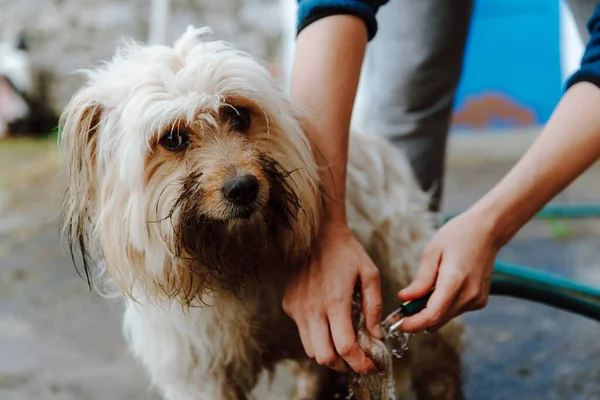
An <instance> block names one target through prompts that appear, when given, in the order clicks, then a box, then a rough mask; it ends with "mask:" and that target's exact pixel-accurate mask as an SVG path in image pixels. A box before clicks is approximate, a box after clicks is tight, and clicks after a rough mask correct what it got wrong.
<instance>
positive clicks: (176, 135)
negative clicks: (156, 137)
mask: <svg viewBox="0 0 600 400" xmlns="http://www.w3.org/2000/svg"><path fill="white" fill-rule="evenodd" d="M159 143H160V145H161V146H162V147H164V148H165V149H167V150H169V151H181V150H184V149H185V148H186V147H187V146H188V145H189V144H190V136H189V135H188V134H187V133H186V132H180V131H172V132H167V133H165V134H164V135H163V137H161V138H160V141H159Z"/></svg>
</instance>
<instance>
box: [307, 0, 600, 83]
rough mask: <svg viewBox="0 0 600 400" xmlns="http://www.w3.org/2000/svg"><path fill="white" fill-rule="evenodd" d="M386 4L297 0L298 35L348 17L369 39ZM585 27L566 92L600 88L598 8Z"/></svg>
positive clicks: (356, 0)
mask: <svg viewBox="0 0 600 400" xmlns="http://www.w3.org/2000/svg"><path fill="white" fill-rule="evenodd" d="M412 1H419V0H412ZM387 2H388V0H298V33H300V31H302V29H304V28H306V27H307V26H308V25H310V24H312V23H313V22H315V21H317V20H319V19H321V18H325V17H328V16H331V15H336V14H350V15H355V16H357V17H359V18H361V19H362V20H363V21H364V22H365V25H366V26H367V32H368V35H369V40H371V39H373V37H374V36H375V34H376V33H377V20H376V19H375V16H376V15H377V11H378V10H379V7H381V6H382V5H384V4H385V3H387ZM587 27H588V31H589V32H590V40H589V41H588V43H587V46H586V49H585V53H584V55H583V58H582V60H581V68H580V69H579V71H577V72H576V73H575V74H573V75H572V76H571V77H570V78H569V80H568V81H567V84H566V88H567V89H568V88H569V87H571V86H573V85H574V84H575V83H577V82H582V81H585V82H590V83H593V84H594V85H596V86H598V87H600V5H598V6H596V9H595V10H594V13H593V14H592V16H591V17H590V19H589V21H588V24H587Z"/></svg>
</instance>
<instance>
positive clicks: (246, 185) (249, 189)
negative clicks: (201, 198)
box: [223, 174, 259, 206]
mask: <svg viewBox="0 0 600 400" xmlns="http://www.w3.org/2000/svg"><path fill="white" fill-rule="evenodd" d="M258 189H259V184H258V179H256V176H254V175H250V174H246V175H242V176H236V177H235V178H231V179H229V180H228V181H227V182H225V184H224V185H223V194H224V195H225V197H226V198H227V200H229V201H230V202H232V203H233V204H235V205H237V206H247V205H248V204H250V203H252V202H253V201H254V200H256V196H257V195H258Z"/></svg>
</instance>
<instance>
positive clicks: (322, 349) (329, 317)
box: [283, 15, 381, 372]
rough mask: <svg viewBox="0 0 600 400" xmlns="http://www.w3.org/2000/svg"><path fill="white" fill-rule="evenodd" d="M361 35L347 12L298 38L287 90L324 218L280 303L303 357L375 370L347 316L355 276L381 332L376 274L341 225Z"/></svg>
mask: <svg viewBox="0 0 600 400" xmlns="http://www.w3.org/2000/svg"><path fill="white" fill-rule="evenodd" d="M367 38H368V36H367V30H366V29H365V24H364V22H363V21H362V20H360V19H359V18H357V17H355V16H351V15H336V16H330V17H327V18H323V19H320V20H318V21H316V22H314V23H313V24H311V25H310V26H309V27H307V28H305V29H304V30H303V31H302V32H301V33H300V35H299V36H298V40H297V47H296V56H295V63H294V69H293V73H292V82H291V96H292V99H293V100H294V101H296V102H298V103H299V104H302V105H304V106H305V107H306V108H307V109H308V110H309V111H310V117H311V119H312V122H313V123H312V124H307V126H308V127H309V129H308V132H307V134H308V135H309V137H310V139H311V142H312V145H313V153H314V155H315V158H316V160H317V163H318V164H319V165H320V166H321V167H322V168H321V173H320V177H321V180H322V187H323V191H324V196H323V197H324V206H325V215H324V217H325V220H324V221H323V224H322V226H321V232H320V237H319V239H318V242H317V243H316V246H315V247H317V248H315V249H314V250H313V256H312V259H311V264H310V266H309V267H308V268H307V269H306V270H304V271H302V273H301V275H299V276H297V277H295V279H294V280H292V281H291V282H290V283H289V285H288V288H287V291H286V294H285V297H284V303H283V306H284V309H285V310H286V312H287V313H288V314H289V315H290V316H291V317H292V318H293V319H294V320H295V321H296V324H297V325H298V329H299V332H300V336H301V339H302V343H303V345H304V348H305V350H306V352H307V354H308V355H309V356H310V357H314V358H315V359H316V360H317V362H319V363H320V364H322V365H328V366H331V367H334V368H336V369H343V362H342V360H341V359H340V358H339V355H341V356H342V358H343V359H344V360H345V361H346V362H347V363H348V364H349V365H350V367H351V368H352V369H353V370H355V371H357V372H367V371H370V370H373V369H374V365H373V363H372V361H371V360H369V359H368V358H367V357H366V356H365V354H364V353H363V352H362V351H361V350H360V348H358V346H357V344H356V338H355V335H354V329H353V326H352V321H351V301H352V293H353V289H354V285H355V283H356V281H357V279H358V277H360V279H361V283H362V287H363V292H364V294H365V301H366V303H367V307H366V308H367V313H366V314H367V315H366V317H367V321H369V327H370V328H371V329H372V330H373V333H374V334H377V335H378V336H381V332H380V331H379V332H378V331H375V329H374V328H373V326H374V325H378V324H379V323H380V319H381V294H380V291H379V276H378V274H377V269H376V267H375V266H374V265H373V263H372V261H371V260H370V259H369V257H368V256H367V255H366V253H365V252H364V250H363V249H362V246H361V245H360V244H359V243H358V242H357V241H356V239H355V238H354V236H353V235H352V233H351V232H350V230H349V228H348V225H347V222H346V207H345V194H346V188H345V182H346V163H347V158H348V136H349V129H350V118H351V114H352V108H353V104H354V98H355V95H356V90H357V87H358V80H359V76H360V70H361V65H362V60H363V56H364V52H365V48H366V43H367ZM323 167H325V168H323Z"/></svg>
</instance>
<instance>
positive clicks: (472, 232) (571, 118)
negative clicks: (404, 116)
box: [399, 82, 600, 332]
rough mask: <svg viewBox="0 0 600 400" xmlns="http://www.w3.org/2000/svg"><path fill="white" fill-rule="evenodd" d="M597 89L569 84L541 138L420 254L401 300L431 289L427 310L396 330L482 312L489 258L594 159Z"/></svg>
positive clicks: (599, 127) (599, 129) (432, 326)
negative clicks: (416, 271)
mask: <svg viewBox="0 0 600 400" xmlns="http://www.w3.org/2000/svg"><path fill="white" fill-rule="evenodd" d="M598 110H600V89H599V88H598V87H597V86H595V85H593V84H591V83H587V82H580V83H577V84H575V85H574V86H573V87H571V88H570V89H569V90H568V91H567V93H566V94H565V96H564V97H563V99H562V101H561V102H560V104H559V105H558V107H557V108H556V110H555V112H554V114H553V116H552V118H551V119H550V121H549V122H548V124H547V125H546V127H545V128H544V130H543V132H542V133H541V135H540V137H539V138H538V139H537V140H536V142H535V143H534V144H533V146H532V147H531V148H530V149H529V151H527V153H526V154H525V155H524V156H523V158H522V159H521V160H520V161H519V162H518V163H517V164H516V165H515V167H514V168H513V169H512V170H511V171H510V172H509V173H508V175H506V177H505V178H504V179H502V181H501V182H500V183H499V184H498V185H496V186H495V187H494V188H493V189H492V190H491V191H490V192H488V193H487V194H486V195H485V196H484V197H483V198H482V199H480V200H479V201H478V202H477V203H476V204H475V205H473V206H472V207H471V208H470V209H469V210H467V211H466V212H465V213H464V214H462V215H460V216H458V217H456V218H455V219H453V220H451V221H450V222H448V223H447V224H446V225H445V226H443V227H442V228H441V229H440V230H439V232H438V233H437V234H436V235H435V236H434V238H433V240H432V241H431V242H430V244H429V245H428V246H427V248H426V249H425V251H424V253H423V258H422V261H421V265H420V267H419V270H418V273H417V275H416V276H415V279H414V280H413V282H412V283H411V284H410V285H409V286H408V287H407V288H405V289H404V290H402V291H400V293H399V297H400V298H402V299H405V300H409V299H414V298H418V297H420V296H423V295H425V294H426V293H427V292H428V291H429V290H430V289H431V288H433V287H434V286H435V290H434V292H433V295H432V296H431V298H430V300H429V301H428V303H427V307H426V309H425V310H423V311H422V312H421V313H419V314H417V315H415V316H413V317H410V318H406V319H405V320H404V321H403V322H402V325H401V329H402V330H405V331H407V332H418V331H422V330H424V329H427V330H436V329H439V328H440V327H441V326H443V325H444V324H445V323H446V322H448V321H449V320H450V319H452V318H454V317H455V316H457V315H460V314H462V313H463V312H465V311H472V310H477V309H481V308H483V307H485V305H486V304H487V300H488V296H489V287H490V282H491V276H492V272H493V264H494V259H495V257H496V254H497V252H498V250H499V249H500V248H501V247H502V246H504V245H505V244H506V243H507V242H508V241H509V240H510V239H511V238H512V237H513V236H514V235H515V234H516V233H517V232H518V231H519V230H520V229H521V228H522V227H523V225H525V223H527V222H528V221H529V220H530V219H531V218H532V217H533V216H534V215H535V214H536V213H537V212H538V211H539V210H540V209H541V208H542V207H543V206H544V205H545V204H546V203H548V202H549V201H550V200H551V199H552V198H553V197H554V196H556V194H558V193H559V192H560V191H562V190H563V189H564V188H566V187H567V186H568V185H569V184H570V183H571V182H572V181H573V180H575V179H576V178H577V177H578V176H579V175H580V174H581V173H583V171H585V170H586V169H587V168H588V167H589V166H590V165H592V164H593V163H594V162H595V161H596V160H597V159H598V158H599V157H600V112H598Z"/></svg>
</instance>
